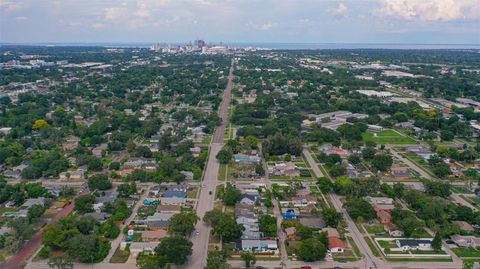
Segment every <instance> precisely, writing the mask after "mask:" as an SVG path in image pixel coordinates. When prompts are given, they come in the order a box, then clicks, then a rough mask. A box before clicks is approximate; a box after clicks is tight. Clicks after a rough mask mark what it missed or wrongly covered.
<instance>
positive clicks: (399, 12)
mask: <svg viewBox="0 0 480 269" xmlns="http://www.w3.org/2000/svg"><path fill="white" fill-rule="evenodd" d="M380 5H381V8H380V9H379V10H378V12H379V13H380V14H381V15H383V16H387V17H390V16H392V17H397V18H400V19H404V20H409V21H414V20H419V21H427V22H428V21H453V20H459V19H479V18H480V2H479V1H478V0H380Z"/></svg>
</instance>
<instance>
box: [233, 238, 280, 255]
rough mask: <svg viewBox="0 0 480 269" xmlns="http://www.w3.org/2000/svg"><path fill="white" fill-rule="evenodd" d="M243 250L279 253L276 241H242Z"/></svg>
mask: <svg viewBox="0 0 480 269" xmlns="http://www.w3.org/2000/svg"><path fill="white" fill-rule="evenodd" d="M241 244H242V250H243V251H247V252H252V251H254V252H255V253H259V252H274V253H277V252H278V245H277V241H276V240H260V239H253V240H250V239H245V240H242V243H241Z"/></svg>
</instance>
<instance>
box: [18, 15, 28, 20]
mask: <svg viewBox="0 0 480 269" xmlns="http://www.w3.org/2000/svg"><path fill="white" fill-rule="evenodd" d="M27 19H28V18H27V17H25V16H18V17H15V20H16V21H26V20H27Z"/></svg>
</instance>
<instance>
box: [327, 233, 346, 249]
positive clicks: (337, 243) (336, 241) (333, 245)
mask: <svg viewBox="0 0 480 269" xmlns="http://www.w3.org/2000/svg"><path fill="white" fill-rule="evenodd" d="M346 248H347V247H346V246H345V243H343V241H342V240H341V239H340V238H338V237H333V236H329V237H328V250H329V251H330V252H331V253H343V252H344V251H345V249H346Z"/></svg>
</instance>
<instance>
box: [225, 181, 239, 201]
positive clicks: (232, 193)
mask: <svg viewBox="0 0 480 269" xmlns="http://www.w3.org/2000/svg"><path fill="white" fill-rule="evenodd" d="M241 196H242V194H241V193H240V191H239V190H238V189H237V188H235V187H234V186H233V185H232V184H230V183H227V186H226V187H225V193H224V194H223V202H224V203H225V205H228V206H234V205H235V204H236V203H237V202H239V201H240V200H241Z"/></svg>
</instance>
